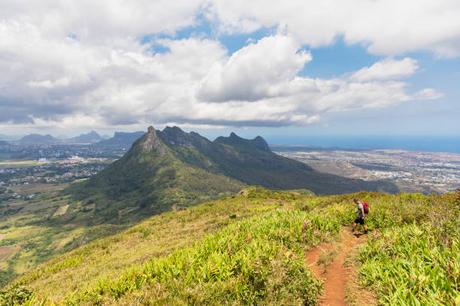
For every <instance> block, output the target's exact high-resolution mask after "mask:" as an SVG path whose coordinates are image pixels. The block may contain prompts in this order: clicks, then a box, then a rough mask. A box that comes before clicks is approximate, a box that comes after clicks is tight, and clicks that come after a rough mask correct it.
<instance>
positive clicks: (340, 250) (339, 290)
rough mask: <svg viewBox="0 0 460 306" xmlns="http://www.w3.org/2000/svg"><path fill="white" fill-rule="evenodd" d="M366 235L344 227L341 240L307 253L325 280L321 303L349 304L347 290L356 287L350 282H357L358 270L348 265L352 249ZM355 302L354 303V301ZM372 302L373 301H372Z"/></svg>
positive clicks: (310, 261)
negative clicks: (354, 232)
mask: <svg viewBox="0 0 460 306" xmlns="http://www.w3.org/2000/svg"><path fill="white" fill-rule="evenodd" d="M366 238H367V237H366V236H361V237H359V238H357V237H355V236H354V235H353V234H352V233H351V229H349V228H343V229H342V231H341V233H340V240H339V241H337V242H332V243H324V244H321V245H319V246H318V247H316V248H314V249H312V250H310V251H309V252H307V254H306V261H307V264H308V265H309V267H310V268H311V270H312V272H313V273H314V274H315V276H316V277H317V278H319V279H322V280H323V281H324V291H323V294H322V296H321V297H320V299H319V305H324V306H326V305H327V306H336V305H340V306H344V305H347V290H350V288H355V287H356V286H350V284H349V282H356V279H357V278H356V275H355V273H356V271H355V269H354V267H353V266H352V265H346V264H345V262H346V260H347V258H348V257H349V256H350V254H352V250H353V249H354V248H355V247H356V246H357V245H358V244H360V243H363V242H365V241H366ZM352 304H354V303H352ZM370 304H374V303H372V301H370Z"/></svg>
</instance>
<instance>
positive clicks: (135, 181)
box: [71, 127, 398, 222]
mask: <svg viewBox="0 0 460 306" xmlns="http://www.w3.org/2000/svg"><path fill="white" fill-rule="evenodd" d="M245 185H260V186H264V187H267V188H271V189H285V190H286V189H308V190H311V191H313V192H315V193H318V194H334V193H347V192H356V191H361V190H368V191H386V192H397V191H398V189H397V188H396V187H395V186H394V185H393V184H391V183H388V182H382V181H378V182H366V181H361V180H354V179H348V178H343V177H339V176H335V175H331V174H324V173H320V172H317V171H315V170H313V169H312V168H310V167H309V166H307V165H305V164H303V163H300V162H298V161H294V160H291V159H288V158H285V157H282V156H279V155H277V154H275V153H273V152H271V150H270V148H269V147H268V145H267V143H266V142H265V140H264V139H263V138H262V137H256V138H254V139H252V140H248V139H243V138H240V137H238V136H237V135H236V134H234V133H232V134H231V135H230V136H229V137H219V138H217V139H216V140H215V141H209V140H208V139H206V138H205V137H202V136H201V135H199V134H197V133H194V132H191V133H186V132H184V131H182V130H181V129H180V128H178V127H166V128H165V129H164V130H163V131H156V130H155V129H154V128H153V127H150V128H149V129H148V132H147V133H146V134H144V135H143V136H142V137H141V138H140V139H138V140H137V141H136V142H135V143H134V144H133V146H132V147H131V149H130V150H129V151H128V152H127V153H126V154H125V155H124V156H123V157H122V158H121V159H119V160H118V161H116V162H115V163H113V164H112V165H111V166H109V167H108V168H106V169H105V170H103V171H102V172H101V173H99V174H98V175H96V176H95V177H93V178H91V179H90V180H89V181H88V182H86V183H83V184H81V185H76V186H75V187H74V190H71V193H72V194H73V195H74V196H75V197H76V198H77V199H79V200H82V203H83V204H85V203H88V204H90V205H93V203H95V205H96V208H95V215H96V218H95V219H94V220H93V221H94V222H105V221H107V220H110V221H116V222H125V221H132V220H133V218H134V219H137V218H139V217H145V216H149V215H151V214H154V213H159V212H163V211H166V210H169V209H171V208H172V207H175V208H180V207H184V206H187V205H190V204H193V203H197V202H200V201H203V200H206V199H212V198H215V197H217V196H219V195H222V194H225V193H227V194H229V193H234V192H236V191H238V190H239V189H241V188H242V187H243V186H245Z"/></svg>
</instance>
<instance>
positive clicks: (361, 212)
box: [353, 199, 369, 235]
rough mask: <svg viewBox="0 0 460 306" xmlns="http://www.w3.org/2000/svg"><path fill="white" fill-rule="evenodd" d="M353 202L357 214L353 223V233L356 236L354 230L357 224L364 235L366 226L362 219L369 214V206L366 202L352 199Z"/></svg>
mask: <svg viewBox="0 0 460 306" xmlns="http://www.w3.org/2000/svg"><path fill="white" fill-rule="evenodd" d="M353 202H355V204H356V205H357V208H358V214H357V216H356V219H355V222H354V223H353V233H354V234H355V235H356V234H358V232H357V230H356V229H357V227H358V224H361V226H362V227H363V229H364V233H365V234H367V226H366V224H365V222H364V218H365V217H366V215H367V214H368V213H369V205H368V204H367V203H366V202H364V201H361V200H358V199H353Z"/></svg>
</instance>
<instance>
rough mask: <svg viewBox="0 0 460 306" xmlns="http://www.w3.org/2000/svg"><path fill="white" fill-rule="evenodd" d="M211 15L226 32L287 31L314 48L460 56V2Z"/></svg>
mask: <svg viewBox="0 0 460 306" xmlns="http://www.w3.org/2000/svg"><path fill="white" fill-rule="evenodd" d="M211 2H212V5H210V6H209V14H210V15H212V16H214V18H216V19H218V20H220V21H221V26H220V27H221V31H224V32H230V33H239V32H246V33H250V32H253V31H255V30H258V29H260V28H264V27H282V28H286V29H287V30H288V31H289V32H290V33H291V34H293V35H295V36H296V37H297V38H298V39H299V40H300V41H301V42H302V43H304V44H308V45H310V46H311V47H317V46H323V45H329V44H331V43H332V42H333V41H334V40H335V39H336V38H337V37H338V36H342V37H343V38H344V39H345V41H346V42H348V43H361V44H363V45H365V46H366V47H367V49H368V50H369V51H370V52H372V53H375V54H380V55H396V54H401V53H404V52H409V51H417V50H430V51H432V52H435V53H436V54H438V55H440V56H447V57H451V56H458V55H460V18H458V16H460V2H459V1H457V0H439V1H433V0H406V1H400V0H385V1H374V0H347V1H334V0H323V1H315V0H291V1H276V0H252V1H249V2H248V1H244V0H233V1H225V0H212V1H211Z"/></svg>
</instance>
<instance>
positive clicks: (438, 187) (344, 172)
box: [275, 148, 460, 193]
mask: <svg viewBox="0 0 460 306" xmlns="http://www.w3.org/2000/svg"><path fill="white" fill-rule="evenodd" d="M275 150H278V152H277V153H278V154H280V155H283V156H285V157H288V158H292V159H296V160H299V161H302V162H304V163H306V164H308V165H309V166H311V167H312V168H314V169H316V170H318V171H322V172H327V173H331V174H336V175H341V176H345V177H349V178H358V179H363V180H368V181H372V180H379V179H387V180H391V181H393V182H394V183H396V184H397V185H398V187H399V188H400V189H401V191H405V192H422V193H444V192H448V191H453V190H456V189H458V188H459V187H460V154H455V153H437V152H412V151H403V150H325V149H324V150H320V149H306V148H305V149H302V148H275Z"/></svg>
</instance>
